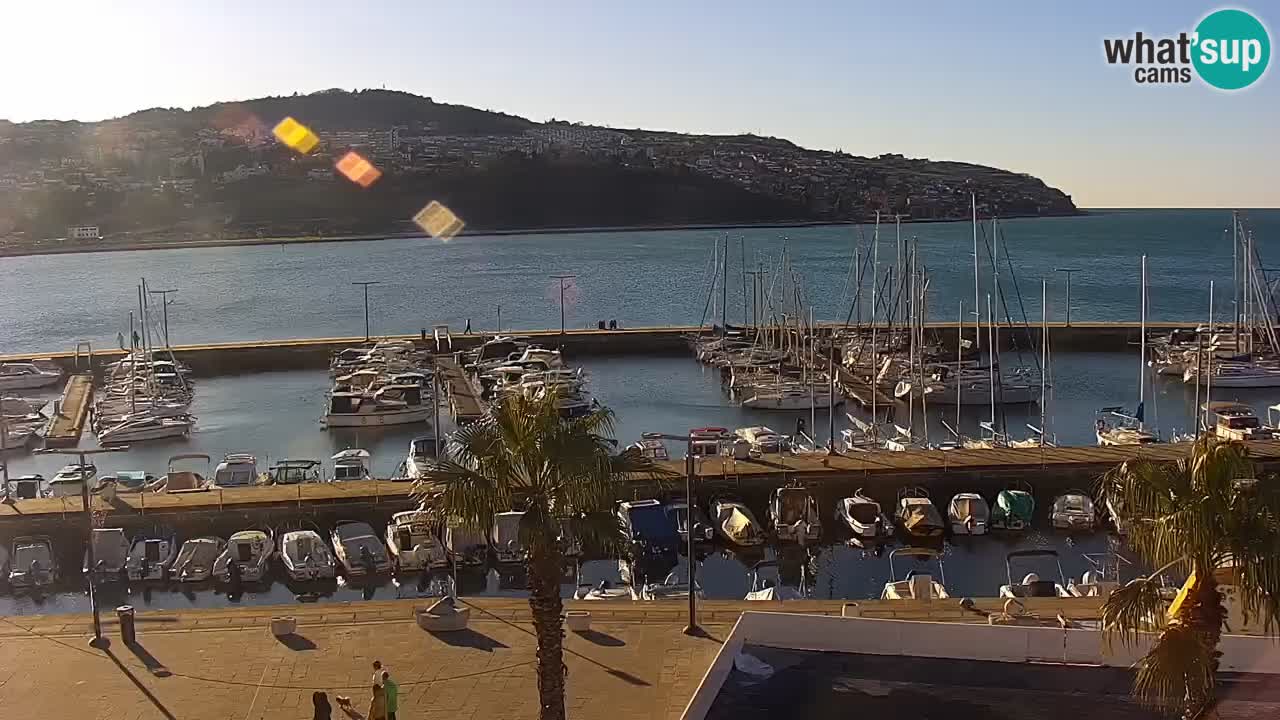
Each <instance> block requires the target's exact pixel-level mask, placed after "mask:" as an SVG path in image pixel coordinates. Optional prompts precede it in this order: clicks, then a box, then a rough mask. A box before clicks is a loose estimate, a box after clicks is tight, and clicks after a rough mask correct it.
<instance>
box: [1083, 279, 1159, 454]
mask: <svg viewBox="0 0 1280 720" xmlns="http://www.w3.org/2000/svg"><path fill="white" fill-rule="evenodd" d="M1140 305H1141V316H1142V328H1141V333H1140V337H1141V339H1140V341H1139V342H1140V345H1139V351H1138V409H1137V410H1136V411H1135V412H1134V413H1133V414H1132V415H1129V414H1128V413H1126V412H1124V408H1122V407H1120V406H1111V407H1104V408H1102V409H1100V410H1098V413H1097V418H1096V420H1095V421H1094V430H1095V432H1096V435H1097V438H1098V444H1099V445H1146V444H1149V443H1155V442H1159V441H1160V439H1159V438H1158V437H1156V435H1155V434H1154V433H1151V432H1148V431H1147V429H1146V427H1145V424H1144V420H1145V411H1146V388H1147V256H1146V255H1143V256H1142V297H1141V299H1140Z"/></svg>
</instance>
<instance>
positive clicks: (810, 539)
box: [769, 487, 822, 545]
mask: <svg viewBox="0 0 1280 720" xmlns="http://www.w3.org/2000/svg"><path fill="white" fill-rule="evenodd" d="M769 522H770V523H772V524H773V532H774V534H775V535H777V537H778V540H779V541H781V542H798V543H800V544H802V545H804V544H809V543H816V542H818V541H819V540H820V539H821V538H822V519H821V518H820V517H819V515H818V502H817V501H816V500H814V498H813V495H812V494H811V493H810V492H809V491H808V490H806V489H804V488H802V487H780V488H778V489H777V490H774V491H773V493H772V494H771V495H770V496H769Z"/></svg>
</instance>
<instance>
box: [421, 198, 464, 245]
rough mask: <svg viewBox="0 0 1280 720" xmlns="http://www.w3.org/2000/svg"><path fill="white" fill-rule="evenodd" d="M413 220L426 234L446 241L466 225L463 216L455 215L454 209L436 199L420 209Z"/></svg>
mask: <svg viewBox="0 0 1280 720" xmlns="http://www.w3.org/2000/svg"><path fill="white" fill-rule="evenodd" d="M413 221H414V222H415V223H417V225H418V227H420V228H422V231H423V232H425V233H426V234H428V235H430V236H431V237H433V238H436V239H437V240H442V241H446V242H447V241H449V240H452V239H453V237H454V236H455V235H457V234H458V233H460V232H462V228H463V227H465V226H466V223H464V222H462V218H460V217H458V216H457V215H454V214H453V211H452V210H450V209H449V208H447V207H445V206H444V205H441V204H440V203H439V202H437V201H435V200H432V201H431V202H430V203H429V204H428V205H427V206H426V207H424V208H422V209H421V210H419V211H418V214H417V215H414V216H413Z"/></svg>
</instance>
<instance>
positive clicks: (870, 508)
mask: <svg viewBox="0 0 1280 720" xmlns="http://www.w3.org/2000/svg"><path fill="white" fill-rule="evenodd" d="M836 519H837V520H839V521H841V522H843V523H844V524H845V527H847V528H849V532H850V533H851V535H852V537H851V538H850V540H851V541H852V542H853V544H855V545H857V546H859V547H866V546H867V545H873V544H875V543H878V542H883V541H885V540H888V539H890V538H892V537H893V521H892V520H890V519H889V516H888V515H886V514H885V513H884V511H883V510H881V509H880V503H878V502H876V501H875V500H872V499H871V498H869V497H867V496H866V495H864V494H862V489H861V488H859V489H858V491H857V492H856V493H854V494H853V497H847V498H841V499H840V502H838V503H836Z"/></svg>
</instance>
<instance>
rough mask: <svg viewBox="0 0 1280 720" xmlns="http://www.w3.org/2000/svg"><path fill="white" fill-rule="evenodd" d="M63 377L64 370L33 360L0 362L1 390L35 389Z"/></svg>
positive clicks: (51, 383)
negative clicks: (38, 363)
mask: <svg viewBox="0 0 1280 720" xmlns="http://www.w3.org/2000/svg"><path fill="white" fill-rule="evenodd" d="M61 379H62V371H61V370H59V369H57V368H53V367H49V366H46V365H37V364H36V363H32V362H7V363H0V390H33V389H35V388H42V387H48V386H49V385H53V384H54V383H56V382H58V381H59V380H61Z"/></svg>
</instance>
